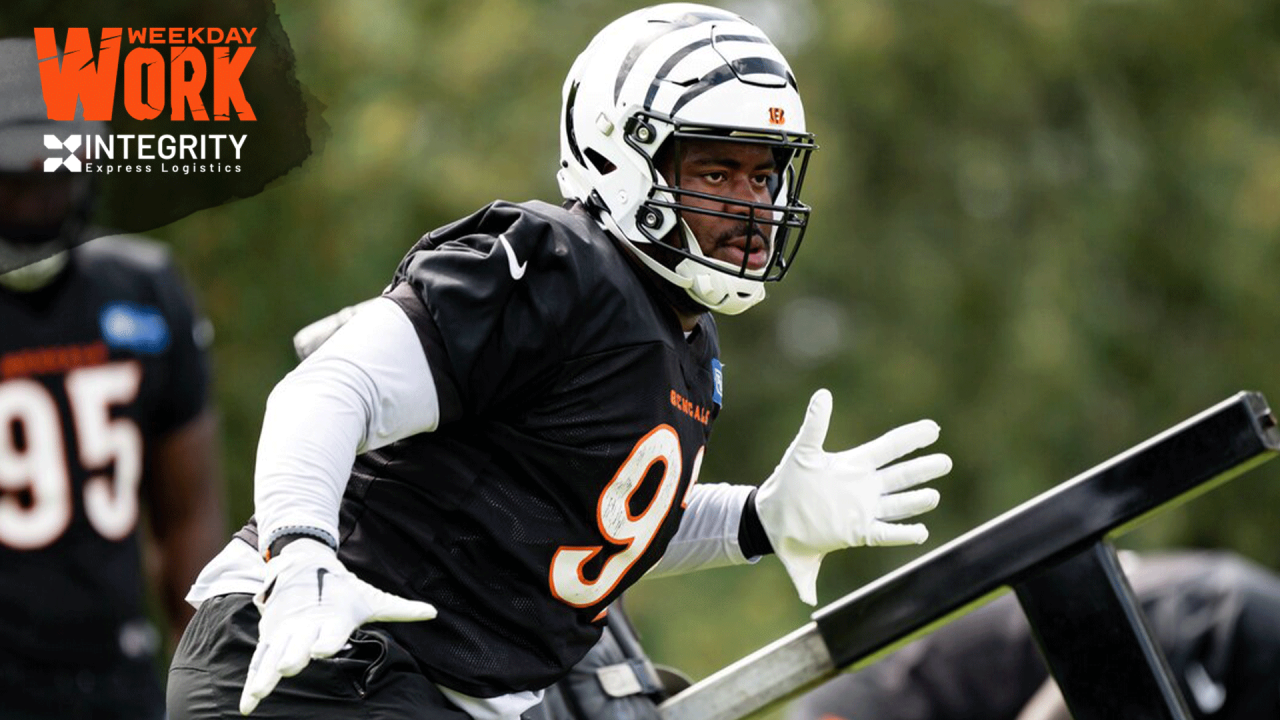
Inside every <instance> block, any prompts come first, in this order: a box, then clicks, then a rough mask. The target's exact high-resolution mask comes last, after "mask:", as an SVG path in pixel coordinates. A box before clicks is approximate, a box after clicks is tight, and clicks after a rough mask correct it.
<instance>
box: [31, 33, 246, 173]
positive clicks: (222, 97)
mask: <svg viewBox="0 0 1280 720" xmlns="http://www.w3.org/2000/svg"><path fill="white" fill-rule="evenodd" d="M256 32H257V28H225V29H224V28H142V29H134V28H124V29H122V28H104V29H103V30H102V34H101V38H100V40H99V43H98V52H97V56H96V58H95V56H94V52H93V47H92V43H91V39H90V36H89V29H88V28H70V29H69V30H67V35H66V44H65V46H64V49H63V52H62V55H61V57H59V54H58V38H57V35H56V33H55V31H54V29H53V28H36V31H35V40H36V53H37V54H38V55H39V61H40V86H41V90H42V92H43V94H44V101H45V106H46V107H47V109H48V114H49V119H50V120H60V121H66V120H74V119H75V117H76V107H77V104H78V105H79V106H81V107H83V109H84V116H83V119H84V120H87V121H95V122H111V120H112V117H113V115H114V113H115V110H116V108H115V98H116V87H117V83H118V80H119V79H120V76H121V75H123V79H124V92H123V94H122V98H123V104H124V110H125V112H127V113H128V115H129V117H131V118H133V119H134V120H137V121H140V122H150V121H156V120H160V121H164V120H171V121H175V122H181V121H186V120H192V121H199V122H212V123H215V124H216V123H218V122H227V121H230V120H232V117H233V115H232V113H234V118H235V119H236V120H239V121H252V120H257V116H256V115H254V112H253V107H252V106H251V105H250V104H249V101H248V99H247V98H246V97H245V94H244V88H243V87H242V86H241V84H240V77H241V74H242V73H243V72H244V70H245V67H246V66H247V65H248V64H249V60H250V59H251V58H252V57H253V52H254V47H253V46H252V45H250V43H252V42H253V36H254V34H255V33H256ZM126 38H127V40H128V43H129V44H130V45H134V46H135V47H133V49H131V50H129V52H128V54H127V55H125V57H124V60H123V63H122V62H121V57H120V55H121V45H122V43H123V42H124V40H125V39H126ZM165 49H167V50H168V52H167V53H165V52H162V50H165ZM206 51H211V54H210V57H211V59H212V61H211V62H210V61H209V60H208V59H206ZM166 54H167V57H166ZM122 64H123V67H122ZM122 70H123V72H121V71H122ZM210 81H211V82H212V87H211V89H212V93H211V97H212V99H213V113H212V115H211V114H210V113H209V111H208V109H207V108H206V107H205V104H204V101H203V99H202V98H201V94H202V93H203V92H205V89H206V84H207V83H209V82H210ZM166 109H167V111H168V112H167V115H166ZM219 129H221V128H219ZM247 139H248V135H247V134H239V135H237V134H234V133H227V132H217V131H211V132H209V133H201V134H164V133H160V134H156V133H152V134H145V133H136V134H115V133H107V132H102V133H95V134H85V135H71V136H69V137H66V138H61V137H57V136H54V135H45V136H44V145H45V147H46V148H48V149H49V150H50V151H54V154H55V155H56V156H55V157H50V158H48V159H46V160H45V163H44V170H45V172H55V171H57V170H60V169H62V168H66V169H67V170H69V171H71V172H96V173H108V174H109V173H113V172H129V173H133V172H145V173H149V172H155V171H158V172H164V173H183V174H190V173H193V172H196V173H209V172H216V173H238V172H241V165H240V162H241V161H242V160H243V151H244V146H245V142H246V140H247Z"/></svg>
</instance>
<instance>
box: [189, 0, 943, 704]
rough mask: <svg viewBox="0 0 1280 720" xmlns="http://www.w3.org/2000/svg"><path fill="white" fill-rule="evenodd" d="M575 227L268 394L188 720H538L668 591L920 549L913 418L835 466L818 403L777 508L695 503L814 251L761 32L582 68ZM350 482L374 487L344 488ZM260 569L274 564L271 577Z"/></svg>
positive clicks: (796, 109) (779, 485)
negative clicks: (731, 357)
mask: <svg viewBox="0 0 1280 720" xmlns="http://www.w3.org/2000/svg"><path fill="white" fill-rule="evenodd" d="M560 140H561V167H560V170H559V176H558V177H559V181H560V186H561V189H562V191H563V194H564V197H565V199H566V202H565V204H564V205H562V206H557V205H550V204H546V203H541V202H524V203H518V204H515V203H508V202H495V203H493V204H491V205H489V206H487V207H485V208H483V209H481V210H480V211H478V212H476V213H475V214H473V215H471V216H470V217H466V218H464V219H461V220H459V221H457V222H455V223H453V224H450V225H447V226H445V227H443V228H440V229H437V230H435V231H433V232H431V233H428V234H427V235H426V236H425V237H423V238H422V239H421V240H419V241H418V242H417V244H415V245H414V246H413V247H412V248H410V250H409V252H408V254H407V255H405V257H404V259H403V261H402V262H401V263H400V266H399V267H398V268H397V269H396V272H395V273H394V276H393V278H392V280H391V283H390V285H389V286H388V287H387V289H386V291H385V292H384V294H383V295H382V297H380V298H378V299H377V300H375V301H374V302H372V303H369V304H368V305H366V306H364V307H363V308H362V309H361V310H360V311H359V312H358V313H356V314H355V315H354V317H351V318H350V320H349V321H348V322H347V323H346V324H345V325H343V326H342V328H341V329H340V330H338V331H337V332H336V333H335V334H334V335H333V336H332V337H331V338H329V339H328V340H327V341H326V342H324V343H323V344H322V345H320V346H319V349H318V350H316V351H315V352H314V353H313V354H311V355H310V356H309V357H307V359H306V360H304V361H303V362H302V363H300V364H299V366H298V367H297V368H296V369H295V370H294V371H292V372H291V373H290V374H289V375H288V376H286V377H285V378H284V379H283V380H282V381H281V382H280V383H279V384H278V385H277V386H276V388H275V389H274V390H273V392H272V393H271V396H270V398H269V399H268V401H267V409H266V415H265V418H264V421H263V430H262V435H261V438H260V441H259V446H258V457H257V463H256V468H255V491H254V496H255V497H254V499H255V521H254V522H251V523H250V524H249V525H248V526H247V527H245V528H244V529H243V530H242V531H241V532H240V533H238V534H237V538H236V539H234V540H233V541H232V542H231V543H230V544H229V545H228V546H227V548H226V549H225V550H224V551H223V553H222V554H221V555H220V556H219V557H218V558H216V559H215V560H214V561H213V562H212V563H211V564H210V565H209V566H208V567H207V568H206V569H205V571H204V572H203V573H202V574H201V577H200V579H199V580H198V582H197V583H196V585H195V587H193V589H192V592H191V594H190V596H189V597H190V599H191V601H192V602H194V603H197V604H199V611H198V612H197V614H196V617H195V619H194V620H193V621H192V624H191V625H190V626H189V628H188V630H187V632H186V634H185V635H184V637H183V640H182V643H181V644H180V646H179V649H178V652H177V654H176V656H175V660H174V664H173V667H172V669H171V671H170V679H169V690H168V697H169V710H170V714H171V717H173V718H174V720H187V719H188V718H214V717H219V718H225V717H227V716H228V715H229V714H230V713H232V712H234V711H235V710H236V709H237V708H238V709H239V711H240V712H242V713H246V714H248V713H253V715H254V716H255V717H263V718H297V717H310V718H316V719H319V718H347V717H389V718H390V717H395V718H400V717H404V718H410V717H412V718H433V719H444V718H456V719H465V718H503V719H513V718H517V717H519V716H520V715H521V713H523V712H524V711H526V710H527V709H529V708H530V707H532V706H534V705H536V704H537V703H538V702H539V700H540V698H541V697H542V693H543V690H544V688H546V687H547V686H549V685H551V684H552V683H554V682H555V681H556V680H557V679H558V678H561V677H563V676H564V675H565V674H566V673H568V671H569V670H570V668H571V667H572V666H573V665H574V663H576V662H577V661H578V660H579V659H581V658H582V657H583V656H584V655H585V654H586V653H587V651H588V650H589V649H591V647H592V645H593V644H594V643H595V642H596V641H597V639H598V638H600V637H601V633H602V629H603V628H604V626H605V624H606V621H607V616H606V612H607V608H608V607H609V604H610V603H611V602H613V600H614V599H615V598H617V597H618V596H619V595H620V594H621V593H622V592H623V591H624V590H625V589H626V588H627V587H628V586H630V585H631V584H632V583H634V582H635V581H636V580H638V579H639V578H640V577H641V576H642V575H645V574H646V573H647V574H649V575H651V576H652V575H658V574H669V573H678V572H686V571H689V570H693V569H697V568H701V567H711V566H716V565H722V564H728V563H745V562H750V561H752V560H753V559H755V558H758V557H759V556H761V555H763V554H765V553H768V552H776V553H777V555H778V556H779V558H780V559H781V560H782V562H783V563H784V565H785V567H786V568H787V570H788V571H789V572H790V574H791V577H792V578H793V580H794V581H795V584H796V587H797V589H798V591H799V593H800V596H801V597H802V598H803V599H804V600H805V601H807V602H810V603H813V602H814V601H815V578H816V576H817V572H818V567H819V563H820V561H821V559H822V557H823V555H824V554H826V553H827V552H830V551H832V550H836V549H839V548H844V547H849V546H855V545H878V544H879V545H884V544H900V543H918V542H922V541H923V540H924V539H925V538H926V536H927V532H926V529H925V527H924V526H923V525H920V524H902V523H897V522H895V521H897V520H901V519H904V518H910V517H913V516H916V515H918V514H920V513H923V512H925V511H927V510H930V509H932V508H933V507H934V506H935V505H936V504H937V502H938V493H937V491H936V490H933V489H931V488H919V487H916V486H918V485H919V484H921V483H924V482H926V481H929V480H931V479H934V478H937V477H939V476H941V475H944V474H945V473H947V472H948V471H949V470H950V468H951V461H950V459H949V458H948V457H947V456H946V455H943V454H933V455H927V456H923V457H917V458H914V459H908V460H904V461H902V462H896V461H897V460H899V459H900V458H902V457H903V456H905V455H907V454H910V453H912V452H914V451H915V450H917V449H919V448H922V447H925V446H928V445H930V444H931V443H933V442H934V441H935V440H936V439H937V437H938V426H937V425H936V424H935V423H933V422H932V421H929V420H922V421H919V422H916V423H913V424H910V425H907V426H904V427H901V428H898V429H896V430H893V431H891V432H889V433H888V434H886V435H885V436H883V437H881V438H879V439H877V440H873V441H871V442H869V443H867V444H866V445H863V446H859V447H856V448H853V449H850V450H844V451H841V452H827V451H826V450H824V448H823V441H824V438H825V435H826V431H827V425H828V421H829V418H830V413H831V409H832V399H831V395H830V393H829V392H827V391H825V390H820V391H818V392H817V393H816V394H815V395H814V396H813V398H812V400H811V401H810V404H809V409H808V412H807V414H806V417H805V419H804V422H803V424H802V425H801V428H800V431H799V433H798V435H797V436H796V438H795V441H794V442H793V443H792V444H791V446H790V448H789V449H788V450H787V451H786V453H785V454H784V456H783V458H782V460H781V462H780V463H779V464H778V466H777V468H776V469H775V470H774V471H773V473H772V475H770V476H769V477H768V478H767V479H765V480H764V482H763V484H761V485H760V486H759V487H758V488H757V487H756V486H754V485H751V484H743V485H727V484H709V483H698V482H697V480H698V470H699V467H700V466H701V464H702V459H703V452H704V449H705V447H706V444H707V440H708V438H709V436H710V432H711V427H712V425H713V424H714V422H715V420H716V417H717V415H718V413H719V411H720V407H721V403H722V399H723V397H724V393H725V392H726V391H725V389H724V383H725V378H724V375H723V372H722V365H721V362H720V352H719V345H718V340H717V331H716V323H715V320H714V319H713V317H712V316H711V314H710V313H709V312H708V311H712V310H714V311H717V312H720V313H725V314H736V313H741V312H743V311H745V310H747V309H748V308H750V307H751V306H752V305H754V304H756V303H757V302H759V301H760V300H761V299H762V298H763V297H764V294H765V286H766V284H768V283H770V282H775V281H778V280H781V279H782V278H783V276H784V275H785V274H786V273H787V271H788V270H789V269H790V267H791V264H792V261H793V259H794V257H795V254H796V251H797V249H798V248H799V246H800V241H801V237H802V235H803V234H804V230H805V228H806V226H807V224H808V216H809V208H808V207H807V206H805V205H804V204H803V203H801V201H800V191H801V186H802V184H803V181H804V177H805V168H806V167H807V163H808V160H809V156H810V154H811V153H812V152H813V150H814V149H815V144H814V141H813V138H812V136H811V135H810V134H809V133H808V132H807V130H806V127H805V115H804V108H803V106H802V104H801V101H800V96H799V94H798V92H797V90H796V81H795V78H794V77H793V75H792V72H791V70H790V68H789V66H788V65H787V62H786V60H785V59H784V58H783V56H782V54H781V53H780V52H779V51H778V50H777V48H775V47H774V45H773V44H772V43H771V42H770V41H769V39H768V38H767V37H766V36H765V35H764V33H762V32H761V31H760V30H759V28H757V27H756V26H754V25H752V24H751V23H749V22H748V21H746V20H744V19H743V18H741V17H739V16H738V15H735V14H733V13H730V12H727V11H724V10H720V9H716V8H711V7H706V6H701V5H692V4H673V5H661V6H657V7H652V8H647V9H643V10H639V11H636V12H634V13H631V14H628V15H626V16H624V17H622V18H620V19H618V20H616V21H615V22H613V23H611V24H610V25H608V26H607V27H606V28H604V29H603V30H602V31H601V32H600V33H599V34H598V35H597V36H596V37H595V39H594V40H593V41H592V42H591V43H590V45H589V46H588V47H587V49H586V50H585V51H584V52H583V53H582V55H581V56H580V57H579V58H578V60H577V61H576V62H575V63H574V65H573V67H572V69H571V70H570V71H569V75H568V78H567V79H566V81H565V84H564V92H563V105H562V115H561V124H560ZM353 460H354V465H353ZM264 560H265V562H264Z"/></svg>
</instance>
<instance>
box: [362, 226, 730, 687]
mask: <svg viewBox="0 0 1280 720" xmlns="http://www.w3.org/2000/svg"><path fill="white" fill-rule="evenodd" d="M623 252H624V251H623V250H622V249H621V248H620V247H619V246H617V245H616V244H615V243H614V242H613V241H612V240H611V239H610V238H609V237H608V236H607V235H606V234H605V233H604V232H603V231H602V230H600V229H599V227H598V226H597V225H596V224H595V222H594V221H593V220H592V219H591V218H590V217H589V216H587V215H586V214H585V213H583V212H582V211H581V210H580V209H562V208H559V207H556V206H553V205H548V204H544V203H536V202H530V203H522V204H510V203H503V202H498V203H494V204H493V205H490V206H488V207H486V208H484V209H482V210H480V211H479V212H477V213H475V214H474V215H471V216H470V217H467V218H465V219H463V220H460V221H458V222H456V223H454V224H452V225H449V226H446V227H444V228H441V229H439V230H437V231H435V232H432V233H430V234H429V235H427V236H426V237H424V238H423V239H422V240H421V241H419V242H418V243H417V244H416V245H415V246H414V247H413V248H412V249H411V250H410V252H409V253H408V255H406V257H405V259H404V260H403V262H402V263H401V265H400V267H399V269H398V270H397V272H396V275H395V278H394V280H393V283H392V286H391V288H390V289H389V290H388V291H387V293H386V295H387V297H389V298H391V299H392V300H393V301H395V302H396V303H397V304H398V305H399V306H400V307H401V308H402V309H403V310H404V312H405V313H406V315H408V317H409V318H410V320H411V321H412V323H413V325H414V327H415V328H416V330H417V332H418V334H419V337H420V340H421V342H422V346H423V351H424V352H425V353H426V356H427V359H428V364H429V366H430V368H431V372H432V374H433V377H434V381H435V386H436V390H437V394H438V396H439V400H440V411H441V422H440V425H439V427H438V429H437V430H436V431H435V432H430V433H422V434H419V435H415V436H412V437H409V438H406V439H404V440H401V441H399V442H396V443H394V444H392V445H389V446H387V447H385V448H381V449H379V450H377V451H373V452H370V453H366V454H364V455H362V456H360V457H359V458H358V459H357V461H356V463H355V466H354V468H353V472H352V477H351V480H350V483H349V484H348V487H347V491H346V495H345V497H344V499H343V504H342V515H341V533H342V538H341V542H342V545H341V550H340V553H341V558H342V560H343V562H345V563H346V564H347V565H348V566H349V567H350V568H352V570H354V571H355V572H356V573H357V574H358V575H360V576H361V577H363V578H364V579H366V580H367V581H369V582H371V583H373V584H374V585H377V586H380V587H382V588H384V589H386V590H388V591H390V592H393V593H396V594H399V595H402V596H405V597H410V598H415V599H421V600H425V601H427V602H430V603H432V604H434V605H435V606H436V607H437V608H438V610H439V617H438V618H437V619H436V620H434V621H432V622H426V623H393V624H389V625H388V626H387V627H386V629H387V631H388V632H390V633H392V634H394V635H395V636H397V638H398V639H399V640H400V641H401V642H402V643H404V644H405V645H406V646H407V647H409V648H410V649H411V650H412V651H413V652H414V654H415V656H416V659H417V660H418V662H419V663H420V664H421V665H422V667H423V669H424V672H426V673H427V675H428V676H430V677H431V678H432V679H433V680H434V681H436V682H438V683H441V684H443V685H445V686H447V687H450V688H452V689H455V690H458V691H461V692H464V693H467V694H470V695H474V696H478V697H489V696H494V695H500V694H505V693H509V692H515V691H521V690H530V689H537V688H541V687H545V686H547V685H549V684H550V683H551V682H553V681H554V680H555V679H556V678H558V677H560V676H561V675H563V674H564V673H565V672H567V671H568V669H569V668H570V667H571V666H572V665H573V664H574V662H576V661H577V660H578V659H579V658H580V657H582V655H583V654H585V653H586V652H587V650H588V649H589V648H590V647H591V646H592V644H593V643H594V642H595V641H596V639H597V638H598V637H599V634H600V631H601V628H602V614H603V613H602V611H603V610H604V608H606V607H607V606H608V605H609V603H610V602H612V601H613V600H614V599H615V598H617V597H618V595H619V594H620V593H621V592H622V591H623V590H624V589H625V588H626V587H627V586H629V585H630V584H632V583H633V582H634V581H635V580H636V579H637V578H639V576H640V575H642V574H643V573H644V572H645V571H646V570H647V569H648V568H649V567H651V566H652V565H653V564H654V563H655V562H657V560H658V559H659V558H660V557H661V556H662V553H663V551H664V549H665V547H666V545H667V543H668V542H669V541H670V539H671V537H672V535H674V533H675V531H676V529H677V526H678V525H679V522H680V518H681V515H682V513H683V508H684V506H685V503H686V495H687V493H688V491H689V489H690V487H691V485H692V484H693V482H695V481H696V475H697V472H698V466H699V465H700V463H701V461H702V453H703V449H704V447H705V445H706V442H707V439H708V437H709V436H710V432H711V425H712V422H713V420H714V419H715V416H716V413H717V411H718V409H719V406H720V401H721V396H720V392H721V382H720V364H719V360H718V339H717V336H716V330H715V324H714V322H713V321H712V319H711V318H710V316H707V315H704V316H702V318H701V319H700V320H699V322H698V325H697V328H696V329H695V330H694V331H693V332H692V333H691V334H689V335H688V336H686V335H685V334H684V333H683V332H682V330H681V327H680V324H679V321H678V318H677V317H676V315H675V313H674V312H673V311H672V310H671V309H670V306H669V305H668V304H666V303H665V302H664V301H662V300H661V298H660V297H659V296H658V295H657V294H656V290H655V289H654V288H653V287H652V285H651V284H650V283H651V282H652V280H650V279H649V278H647V277H646V276H645V274H644V273H645V271H643V270H638V269H637V268H636V267H635V266H633V265H632V264H631V263H630V262H629V261H628V259H627V258H626V257H625V256H624V255H623Z"/></svg>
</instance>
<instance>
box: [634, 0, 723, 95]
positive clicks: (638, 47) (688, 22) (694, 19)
mask: <svg viewBox="0 0 1280 720" xmlns="http://www.w3.org/2000/svg"><path fill="white" fill-rule="evenodd" d="M712 20H737V21H739V22H741V21H742V18H740V17H738V16H737V15H734V14H732V13H727V12H691V13H685V14H684V15H682V16H681V17H679V18H677V19H675V20H673V21H672V22H669V23H664V24H663V25H661V26H659V27H657V28H655V32H654V33H653V34H651V35H649V36H648V37H646V38H643V39H641V40H639V41H638V42H636V44H635V45H633V46H632V47H631V51H630V52H628V53H627V57H626V59H624V60H623V61H622V67H620V68H618V79H617V80H616V81H614V85H613V102H614V103H615V104H616V103H617V102H618V98H619V97H621V95H622V85H623V83H625V82H626V81H627V76H628V75H630V74H631V68H632V67H634V66H635V64H636V60H639V59H640V55H641V54H643V53H644V51H645V50H647V49H648V48H649V46H650V45H652V44H653V43H654V42H656V41H657V40H658V38H660V37H662V36H663V35H666V34H668V33H673V32H675V31H676V30H683V29H685V28H691V27H693V26H694V25H701V24H702V23H704V22H710V21H712Z"/></svg>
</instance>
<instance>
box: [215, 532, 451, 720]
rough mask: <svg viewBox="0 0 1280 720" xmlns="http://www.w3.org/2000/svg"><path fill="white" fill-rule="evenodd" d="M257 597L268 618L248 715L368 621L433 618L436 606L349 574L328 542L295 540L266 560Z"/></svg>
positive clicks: (252, 665) (243, 707) (245, 702)
mask: <svg viewBox="0 0 1280 720" xmlns="http://www.w3.org/2000/svg"><path fill="white" fill-rule="evenodd" d="M262 588H263V589H262V590H260V591H258V594H257V595H254V596H253V603H254V605H257V606H258V611H259V612H260V613H261V614H262V618H261V619H260V620H259V621H258V647H257V649H255V650H254V651H253V660H251V661H250V662H249V676H248V678H246V679H245V683H244V693H243V694H241V695H240V713H241V714H242V715H248V714H249V713H251V712H253V709H254V708H255V707H257V706H258V702H259V701H261V700H262V699H263V698H265V697H266V696H267V695H269V694H271V691H272V690H274V689H275V687H276V683H278V682H280V678H282V677H292V676H294V675H297V674H298V673H300V672H302V669H303V668H304V667H306V666H307V663H309V662H311V659H312V658H326V657H330V656H332V655H334V654H335V653H337V652H338V651H339V650H341V649H342V647H343V646H344V645H346V643H347V640H348V638H350V637H351V633H352V632H354V631H355V629H356V628H357V627H359V626H361V625H363V624H365V623H367V622H400V621H411V620H430V619H432V618H434V617H435V616H436V609H435V607H433V606H432V605H430V604H428V603H424V602H417V601H414V600H407V599H405V598H402V597H396V596H395V595H391V594H390V593H385V592H383V591H381V590H379V589H377V588H375V587H374V586H372V585H370V584H369V583H366V582H365V581H363V580H361V579H360V578H358V577H356V576H355V575H353V574H352V573H351V571H350V570H347V568H346V567H345V566H344V565H343V564H342V562H341V561H340V560H338V557H337V555H336V554H335V553H334V552H333V549H332V548H330V547H329V546H328V545H325V544H324V543H322V542H320V541H318V540H310V539H305V538H304V539H300V540H295V541H293V542H291V543H289V544H288V545H286V546H285V548H284V550H282V551H281V552H280V555H279V556H277V557H274V558H272V559H271V561H270V562H268V563H267V578H266V580H265V581H264V582H263V584H262Z"/></svg>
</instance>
